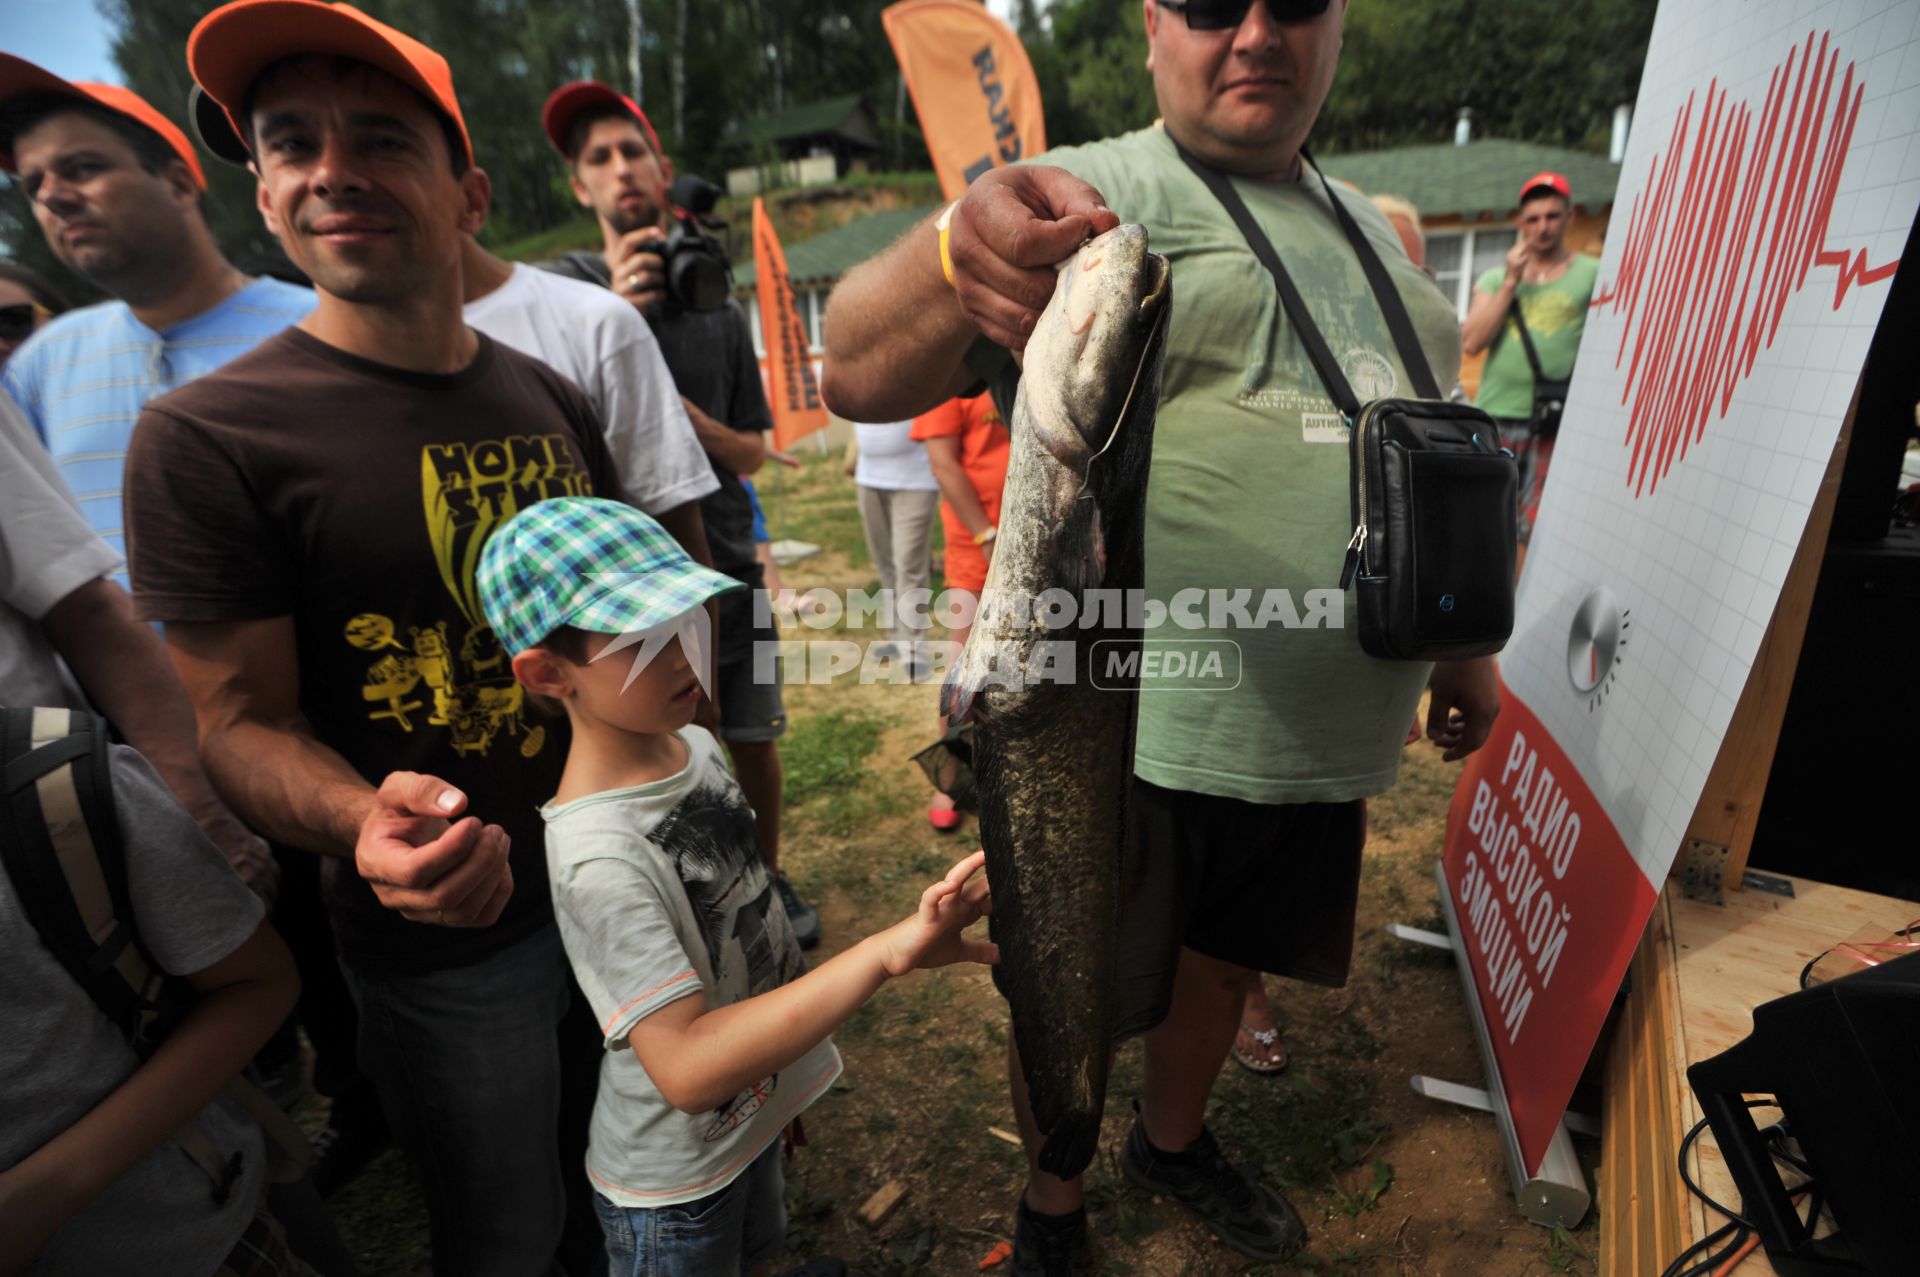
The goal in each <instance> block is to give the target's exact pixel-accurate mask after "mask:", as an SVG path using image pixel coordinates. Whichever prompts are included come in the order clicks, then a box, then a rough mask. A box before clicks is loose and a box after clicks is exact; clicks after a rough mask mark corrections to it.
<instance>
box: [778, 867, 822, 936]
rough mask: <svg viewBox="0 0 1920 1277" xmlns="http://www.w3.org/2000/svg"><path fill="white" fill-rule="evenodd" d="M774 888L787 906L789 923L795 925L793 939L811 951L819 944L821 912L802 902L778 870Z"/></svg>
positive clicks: (782, 902)
mask: <svg viewBox="0 0 1920 1277" xmlns="http://www.w3.org/2000/svg"><path fill="white" fill-rule="evenodd" d="M773 888H774V890H775V891H778V892H779V893H780V903H781V904H782V905H785V906H786V910H787V921H788V922H789V923H791V924H792V925H793V938H794V939H795V940H798V941H799V942H800V947H801V948H802V949H811V948H813V947H814V946H815V945H817V944H819V943H820V911H819V910H818V909H815V908H814V907H813V906H812V905H810V904H808V903H807V902H806V901H804V900H802V899H801V898H800V896H799V894H798V893H797V892H795V891H794V889H793V884H792V883H791V882H789V881H787V876H786V875H785V874H783V873H781V872H780V871H779V870H777V869H776V870H774V873H773Z"/></svg>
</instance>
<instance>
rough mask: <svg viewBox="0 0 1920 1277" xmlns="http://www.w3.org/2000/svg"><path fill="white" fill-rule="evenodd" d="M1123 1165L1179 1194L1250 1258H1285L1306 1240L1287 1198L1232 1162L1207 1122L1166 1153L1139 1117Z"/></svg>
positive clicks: (1139, 1179) (1159, 1189)
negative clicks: (1182, 1148)
mask: <svg viewBox="0 0 1920 1277" xmlns="http://www.w3.org/2000/svg"><path fill="white" fill-rule="evenodd" d="M1120 1169H1121V1171H1122V1172H1123V1173H1124V1174H1125V1175H1126V1177H1127V1180H1128V1182H1129V1183H1132V1184H1135V1185H1137V1186H1138V1187H1140V1188H1144V1189H1145V1190H1146V1191H1147V1192H1149V1193H1157V1194H1160V1195H1161V1196H1165V1197H1172V1198H1174V1199H1175V1200H1176V1201H1178V1202H1179V1203H1180V1204H1181V1205H1182V1206H1185V1207H1186V1208H1187V1209H1188V1210H1190V1211H1192V1212H1193V1213H1194V1214H1195V1215H1198V1216H1199V1217H1200V1222H1201V1223H1203V1224H1205V1225H1206V1226H1207V1230H1208V1231H1209V1232H1211V1233H1212V1234H1213V1235H1214V1236H1215V1237H1218V1238H1219V1239H1220V1240H1221V1241H1223V1242H1225V1243H1226V1244H1227V1245H1228V1246H1231V1247H1232V1248H1233V1249H1235V1250H1237V1251H1239V1252H1240V1253H1241V1254H1242V1255H1245V1256H1246V1257H1247V1258H1248V1259H1264V1260H1268V1261H1278V1260H1282V1259H1285V1258H1286V1257H1287V1256H1289V1255H1291V1254H1293V1253H1294V1252H1295V1251H1296V1250H1299V1249H1300V1247H1301V1246H1302V1245H1304V1244H1305V1243H1306V1240H1307V1226H1306V1225H1305V1224H1303V1223H1301V1222H1300V1216H1299V1215H1297V1214H1296V1213H1295V1212H1294V1209H1293V1207H1292V1206H1290V1205H1288V1204H1287V1200H1286V1198H1284V1197H1282V1196H1280V1194H1278V1193H1276V1192H1274V1191H1273V1190H1272V1189H1270V1188H1268V1187H1267V1186H1266V1185H1264V1184H1260V1183H1257V1182H1256V1181H1254V1180H1252V1179H1249V1178H1248V1177H1247V1176H1246V1174H1245V1173H1244V1172H1242V1171H1241V1170H1240V1169H1239V1168H1238V1167H1236V1166H1235V1165H1234V1164H1233V1163H1232V1162H1229V1161H1228V1160H1227V1158H1226V1155H1225V1154H1224V1153H1222V1152H1221V1151H1220V1146H1219V1145H1218V1144H1216V1143H1215V1142H1214V1139H1213V1132H1212V1131H1210V1130H1207V1129H1206V1128H1205V1127H1202V1128H1201V1130H1200V1138H1199V1139H1197V1140H1195V1141H1194V1142H1193V1147H1191V1148H1189V1149H1188V1150H1187V1151H1186V1152H1184V1153H1164V1152H1161V1151H1160V1150H1159V1149H1157V1148H1155V1147H1154V1146H1153V1145H1151V1144H1149V1143H1148V1142H1147V1128H1146V1126H1145V1125H1144V1124H1143V1123H1142V1122H1141V1121H1140V1119H1139V1118H1137V1117H1136V1118H1135V1119H1134V1120H1133V1131H1132V1133H1130V1134H1129V1135H1128V1136H1127V1144H1126V1149H1125V1150H1124V1151H1123V1152H1122V1153H1121V1155H1120Z"/></svg>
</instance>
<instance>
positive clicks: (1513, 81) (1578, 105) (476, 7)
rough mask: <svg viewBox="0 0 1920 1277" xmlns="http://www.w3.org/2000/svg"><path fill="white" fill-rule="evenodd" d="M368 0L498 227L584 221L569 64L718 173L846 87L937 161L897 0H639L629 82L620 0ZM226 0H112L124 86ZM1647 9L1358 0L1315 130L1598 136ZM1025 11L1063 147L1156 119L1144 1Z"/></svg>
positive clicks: (9, 195)
mask: <svg viewBox="0 0 1920 1277" xmlns="http://www.w3.org/2000/svg"><path fill="white" fill-rule="evenodd" d="M358 2H359V3H360V4H361V7H363V8H364V9H365V10H366V11H367V12H369V13H371V14H373V15H374V16H376V17H379V18H381V19H383V20H385V21H388V22H391V23H393V24H394V25H396V26H398V27H400V28H401V29H403V30H405V31H408V32H410V33H412V34H413V35H415V36H418V37H419V38H420V39H422V40H424V41H426V42H427V43H428V44H429V45H431V46H432V47H434V48H435V49H438V50H439V51H440V52H441V53H442V54H444V55H445V56H446V58H447V60H448V61H449V62H451V63H452V65H453V69H454V81H455V83H456V84H457V85H458V86H459V89H460V94H461V103H462V106H463V108H464V110H465V112H466V117H467V124H468V128H469V130H470V131H471V133H472V135H473V141H474V150H475V153H476V155H477V157H478V159H479V162H480V165H481V167H483V168H485V169H486V170H487V172H488V174H489V175H490V176H491V178H492V179H493V212H492V217H491V221H490V223H489V226H488V229H487V231H486V233H485V236H486V238H487V239H489V240H490V241H494V242H499V241H504V240H508V239H518V238H520V237H523V236H527V235H531V234H535V233H538V232H542V231H545V230H547V229H549V228H552V227H555V226H557V225H560V224H562V223H565V222H567V221H569V220H570V219H574V218H577V217H579V216H580V211H579V208H578V206H577V204H576V203H575V201H574V199H573V196H572V194H571V192H570V191H569V190H568V189H567V184H566V174H565V171H564V169H563V167H562V166H561V164H560V162H559V160H558V158H557V157H556V156H555V155H554V154H553V153H552V151H551V149H550V148H549V147H548V146H547V143H546V139H545V137H544V135H543V134H542V133H541V131H540V125H539V118H540V106H541V103H542V102H544V101H545V99H546V96H547V94H548V93H549V92H551V91H552V90H553V88H554V87H555V86H557V85H559V84H562V83H565V82H566V81H569V80H575V79H582V78H592V79H599V80H604V81H607V82H608V83H611V84H615V85H617V86H619V87H621V88H622V89H624V90H626V91H628V92H630V93H631V92H635V90H636V87H637V88H638V90H639V92H638V94H637V96H638V97H639V99H640V102H641V105H642V106H643V107H645V108H646V110H647V112H648V114H649V116H651V117H652V120H653V124H654V127H655V128H656V129H657V130H658V131H659V133H660V135H661V138H662V140H663V142H664V143H665V145H666V147H667V150H668V152H669V153H670V154H671V155H672V156H673V157H674V160H675V163H676V165H677V166H678V168H679V170H680V171H681V172H683V173H685V172H694V173H701V174H704V175H706V176H708V177H711V178H714V179H716V180H718V179H719V178H720V177H721V176H722V174H723V173H724V171H725V169H726V168H727V167H729V166H730V165H732V164H737V163H743V162H747V161H750V160H753V159H758V158H764V157H760V156H755V155H751V154H749V153H748V151H747V147H746V144H745V142H744V141H743V140H742V137H743V130H742V128H741V126H742V124H743V123H744V122H746V121H748V120H750V119H752V118H753V117H754V116H756V115H760V114H762V113H765V112H768V111H773V110H779V109H782V108H788V107H793V106H798V105H803V104H805V103H809V102H814V101H818V100H820V99H823V98H828V97H834V96H838V95H841V94H845V93H850V92H852V93H860V94H862V95H863V96H864V98H865V100H866V104H867V107H868V109H869V110H870V111H871V113H872V115H873V117H874V119H875V121H876V122H877V123H878V124H879V126H880V129H881V133H882V138H883V141H884V143H885V149H884V151H883V155H885V156H887V157H889V158H891V157H892V156H893V155H895V154H898V155H899V156H900V157H901V161H902V162H903V163H904V164H905V165H907V166H910V167H913V166H918V167H924V166H925V165H926V149H925V146H924V144H923V143H922V141H921V138H920V135H919V131H918V129H917V127H916V124H917V121H915V120H914V119H913V114H912V112H911V111H908V112H907V114H906V118H905V120H903V121H901V122H900V123H899V124H898V125H896V123H895V116H894V104H895V101H896V94H897V92H898V86H899V83H900V80H899V68H898V66H897V65H896V64H895V62H894V58H893V52H892V50H891V48H890V47H889V46H888V44H887V39H886V34H885V32H884V30H883V29H882V27H881V24H880V10H881V9H882V8H884V7H885V5H886V3H887V2H888V0H818V2H814V0H732V2H731V3H725V4H693V3H691V0H638V7H639V15H640V24H639V28H640V32H641V40H640V62H641V67H640V72H641V75H640V78H641V84H640V85H639V86H635V85H634V84H633V83H632V79H633V77H632V74H631V72H630V70H629V66H630V63H629V50H630V47H631V43H630V42H631V40H632V38H633V35H634V26H633V23H632V21H631V18H630V7H629V0H358ZM214 3H215V0H105V3H103V5H102V9H103V11H104V13H105V15H106V17H107V19H108V21H109V22H110V23H111V24H112V26H113V28H114V31H115V42H114V58H115V60H116V62H117V63H118V64H119V67H120V70H121V72H122V76H123V78H124V80H125V82H126V83H127V84H128V85H129V86H130V87H132V88H133V89H135V90H136V91H138V92H140V93H141V94H143V95H144V96H146V97H147V98H148V99H149V100H150V101H152V102H153V104H154V105H155V106H157V107H159V108H160V109H161V110H163V111H165V112H167V113H168V114H170V115H172V116H173V117H174V118H175V119H176V120H181V119H183V118H184V116H185V112H186V99H187V91H188V88H189V87H190V80H189V78H188V75H187V69H186V58H185V49H186V39H187V33H188V32H189V31H191V30H192V29H193V25H194V24H195V23H196V22H198V21H199V20H200V18H201V17H202V16H204V15H205V14H206V13H207V12H208V11H209V10H210V9H211V8H212V7H213V5H214ZM1654 6H1655V0H1351V4H1350V8H1349V11H1348V14H1347V34H1346V45H1345V49H1344V52H1343V54H1342V58H1341V66H1340V71H1339V75H1338V78H1337V79H1336V81H1335V84H1334V89H1333V93H1332V95H1331V97H1330V98H1329V99H1328V101H1327V105H1326V108H1325V110H1324V111H1323V112H1322V114H1321V117H1320V122H1319V125H1318V127H1317V128H1316V129H1315V131H1314V139H1315V142H1316V144H1317V145H1319V146H1320V147H1321V148H1322V149H1323V150H1326V151H1329V152H1333V151H1342V150H1357V149H1366V148H1371V147H1380V146H1392V145H1399V144H1407V143H1416V142H1439V141H1443V140H1445V139H1446V138H1447V137H1449V136H1450V135H1451V133H1452V129H1453V121H1454V118H1455V115H1456V114H1457V112H1458V111H1459V109H1460V108H1461V107H1462V106H1468V107H1471V108H1472V110H1473V114H1474V129H1475V133H1476V135H1477V136H1481V137H1490V136H1498V137H1510V138H1518V139H1522V140H1528V141H1540V142H1554V143H1560V144H1564V145H1573V146H1584V147H1588V148H1591V149H1597V148H1598V147H1599V146H1601V145H1604V142H1605V138H1606V130H1607V126H1608V118H1609V115H1610V113H1611V111H1612V109H1613V107H1614V106H1615V105H1617V104H1618V103H1621V102H1630V101H1632V100H1633V96H1634V93H1635V90H1636V87H1637V85H1638V83H1639V76H1640V66H1641V63H1642V61H1643V60H1644V58H1645V54H1646V42H1647V35H1648V32H1649V30H1650V29H1651V26H1652V21H1653V11H1654ZM1167 16H1168V17H1169V19H1170V20H1174V21H1178V19H1177V18H1174V17H1173V15H1171V14H1169V15H1167ZM1013 19H1014V25H1015V26H1016V28H1017V29H1018V31H1019V33H1020V36H1021V39H1022V41H1023V42H1024V43H1025V45H1026V47H1027V51H1028V54H1029V56H1030V57H1031V59H1032V61H1033V65H1034V71H1035V73H1036V75H1037V76H1038V78H1039V81H1040V88H1041V93H1042V99H1043V101H1044V102H1045V105H1046V118H1047V136H1048V139H1049V141H1051V142H1052V143H1053V144H1054V145H1067V144H1070V143H1074V142H1083V141H1088V140H1091V139H1093V138H1098V137H1104V136H1107V135H1109V134H1112V133H1118V132H1123V131H1125V130H1128V129H1133V128H1138V127H1141V126H1142V125H1145V124H1147V123H1148V122H1150V121H1151V120H1152V119H1153V118H1154V116H1155V115H1157V114H1158V110H1157V108H1156V106H1155V102H1154V95H1153V81H1152V78H1151V76H1150V75H1149V73H1148V72H1147V69H1146V51H1147V42H1146V34H1145V27H1144V22H1143V20H1142V13H1141V5H1140V2H1139V0H1015V3H1014V6H1013ZM208 175H209V178H210V180H211V182H212V190H211V192H210V194H209V198H208V202H207V211H208V219H209V221H210V222H211V224H212V226H213V228H214V232H215V235H216V236H217V238H218V239H219V241H220V243H221V244H222V245H223V246H224V247H225V248H226V249H227V250H228V252H229V253H230V254H232V255H234V256H235V257H236V258H237V259H240V260H246V259H248V258H253V257H256V256H258V255H263V254H269V253H271V252H273V251H274V248H275V246H274V245H273V243H272V242H271V237H270V236H268V234H267V233H266V231H265V229H264V228H263V227H262V226H261V224H260V218H259V215H258V213H257V212H256V211H255V209H254V198H253V182H252V179H251V178H250V177H249V176H248V175H247V174H246V173H244V172H242V171H240V170H237V169H232V168H229V167H227V166H225V165H222V164H219V163H217V162H211V161H210V162H209V163H208ZM0 241H4V242H5V243H6V244H7V245H9V246H10V251H12V252H13V253H14V254H15V255H16V256H20V257H22V258H24V259H25V260H27V261H29V262H30V263H32V264H35V265H37V266H42V267H49V266H50V255H49V254H48V252H47V250H46V248H45V245H44V244H42V243H41V242H40V239H39V236H38V234H37V233H35V231H34V228H33V225H32V218H31V215H30V213H29V212H28V210H27V209H26V207H25V204H24V201H22V200H21V199H20V198H19V195H18V193H17V192H6V193H5V198H4V199H0ZM55 273H58V272H57V268H56V270H55ZM69 278H70V277H69ZM76 291H79V290H76Z"/></svg>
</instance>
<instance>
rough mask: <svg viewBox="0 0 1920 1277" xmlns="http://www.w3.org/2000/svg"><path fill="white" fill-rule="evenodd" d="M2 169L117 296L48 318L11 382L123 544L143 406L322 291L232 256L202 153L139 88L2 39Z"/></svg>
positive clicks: (99, 519)
mask: <svg viewBox="0 0 1920 1277" xmlns="http://www.w3.org/2000/svg"><path fill="white" fill-rule="evenodd" d="M0 169H4V170H5V171H6V172H8V173H11V174H13V176H14V178H15V183H16V185H17V186H18V187H19V188H20V190H21V191H22V192H23V193H24V194H25V195H26V197H27V200H28V203H29V204H30V206H31V207H32V209H33V215H34V220H35V221H36V222H38V223H39V226H40V230H41V233H42V234H43V235H45V236H46V240H47V244H48V246H49V247H50V248H51V249H52V250H53V252H54V254H55V255H56V256H58V257H59V258H60V260H61V261H62V262H64V263H65V264H66V265H67V266H68V267H70V268H71V269H72V270H73V271H75V272H76V273H77V274H79V275H81V276H82V277H84V278H85V279H87V280H88V281H89V282H91V283H92V284H94V285H96V286H97V287H99V288H101V289H103V290H105V291H106V292H108V293H111V294H112V295H113V297H114V298H115V300H113V301H109V302H103V303H101V304H100V305H97V306H89V307H85V308H83V309H81V310H77V311H71V312H69V313H67V314H65V315H63V316H61V317H60V318H59V319H58V320H57V321H55V322H53V323H49V324H47V325H45V326H44V327H42V328H41V329H40V330H39V331H38V332H37V333H35V335H34V339H33V340H32V341H29V342H27V343H26V344H25V345H23V346H22V347H21V348H20V349H19V351H18V352H17V353H16V354H15V355H14V357H13V358H12V359H11V360H9V362H8V365H7V369H6V376H5V381H4V388H5V390H6V391H7V392H8V393H9V394H11V395H12V396H13V397H14V399H15V400H16V401H18V403H19V404H20V406H21V408H23V409H24V410H25V411H26V414H27V418H28V420H30V421H31V422H32V423H33V426H34V429H35V431H36V432H37V433H38V434H39V435H40V438H41V440H42V441H43V442H44V443H45V444H46V445H47V448H48V450H49V451H50V452H51V453H52V454H53V456H54V459H55V461H56V462H57V463H58V465H59V467H60V472H61V477H62V478H63V479H64V480H66V483H67V486H68V487H70V488H71V489H73V491H74V492H75V493H77V494H80V497H81V512H82V513H83V514H84V515H85V516H86V518H87V521H88V523H89V524H91V525H92V526H93V528H94V529H95V530H96V531H98V532H99V533H100V534H101V535H102V536H104V537H106V538H107V540H108V543H109V544H110V545H112V546H113V548H114V549H115V550H116V551H117V550H121V549H122V548H123V547H122V545H121V543H120V526H121V517H120V489H121V483H120V477H121V460H122V457H123V456H124V454H125V452H126V447H127V438H128V435H129V434H130V433H131V431H132V429H133V422H134V418H135V417H136V416H137V415H138V413H139V411H140V407H141V405H142V404H144V403H145V402H146V401H147V400H148V399H150V398H152V397H153V396H154V395H157V394H163V393H165V392H166V391H167V390H168V389H170V388H172V387H173V386H174V385H177V384H180V383H181V382H184V381H189V380H191V379H193V378H194V377H197V376H199V375H200V374H202V373H205V372H208V371H210V370H212V369H213V368H216V367H218V366H219V365H220V364H222V363H224V362H225V361H226V360H228V359H231V358H232V357H233V356H234V355H236V354H239V353H241V352H243V351H245V350H249V349H251V348H252V347H253V345H254V344H255V343H257V342H258V341H260V340H261V339H262V338H263V337H266V336H268V335H270V334H271V333H274V332H277V331H279V330H280V329H281V328H284V327H286V325H288V324H290V323H292V322H293V321H294V320H296V319H298V318H300V316H301V315H304V314H305V313H306V312H307V310H308V309H310V308H311V306H312V298H311V296H310V295H309V294H307V293H306V292H305V290H303V289H297V288H291V287H288V286H287V285H284V284H280V283H277V282H275V281H272V280H249V279H248V278H247V277H246V276H245V275H243V274H242V273H241V272H239V271H238V270H235V269H234V268H233V266H231V265H230V264H228V262H227V260H226V258H225V257H224V256H222V254H221V252H220V248H219V246H218V245H217V244H216V243H215V242H214V239H213V234H212V232H211V231H210V230H209V229H208V227H207V223H206V220H205V218H204V217H203V216H202V214H201V205H202V203H203V201H204V200H205V198H206V189H207V178H206V173H205V171H204V170H203V169H202V168H201V166H200V157H199V156H198V155H197V154H196V153H195V151H194V148H193V145H192V144H191V143H190V142H188V140H187V137H186V135H185V134H184V133H182V132H181V131H180V129H179V128H178V127H177V126H176V125H175V124H174V123H173V121H172V120H170V119H168V118H167V117H166V116H165V115H163V114H161V113H160V112H159V111H158V110H156V109H155V108H154V107H153V105H152V104H151V103H149V102H147V101H146V100H145V99H143V98H141V97H140V96H139V95H138V94H136V93H134V92H132V91H130V90H128V89H124V88H119V87H117V86H114V85H109V84H89V83H77V82H72V81H68V80H64V79H62V78H60V77H59V76H57V75H54V74H53V73H52V72H50V71H47V70H45V69H44V68H42V67H39V66H35V65H34V64H33V63H31V62H28V61H26V60H25V59H23V58H18V57H14V56H12V55H11V54H3V53H0Z"/></svg>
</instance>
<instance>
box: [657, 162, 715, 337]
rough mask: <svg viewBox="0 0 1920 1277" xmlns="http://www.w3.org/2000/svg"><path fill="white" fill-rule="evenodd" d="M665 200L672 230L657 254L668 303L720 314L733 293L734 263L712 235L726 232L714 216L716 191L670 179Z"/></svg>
mask: <svg viewBox="0 0 1920 1277" xmlns="http://www.w3.org/2000/svg"><path fill="white" fill-rule="evenodd" d="M667 198H668V200H670V201H671V202H672V204H673V229H672V230H670V231H668V232H667V238H666V243H665V244H664V245H663V246H662V247H661V249H660V257H661V262H662V270H663V271H664V273H665V275H666V277H667V297H668V298H669V300H670V302H671V304H673V305H675V306H678V307H679V308H681V309H682V310H696V311H706V310H719V309H720V308H721V307H722V306H724V305H726V304H727V297H728V295H729V294H731V293H732V292H733V259H732V258H731V257H730V256H729V255H728V253H727V247H726V245H725V244H723V243H721V242H720V240H719V239H718V238H717V237H716V236H714V235H713V234H712V232H713V231H720V230H725V229H726V228H727V224H726V223H725V222H724V221H721V220H720V219H719V218H717V217H715V216H713V206H714V204H715V203H717V202H718V201H719V199H720V188H719V187H717V186H715V185H714V184H713V183H712V182H709V181H707V180H706V179H705V178H703V177H695V176H693V175H692V174H688V175H687V176H685V177H678V178H675V179H674V181H673V186H672V188H671V189H670V190H669V191H668V192H667Z"/></svg>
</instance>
